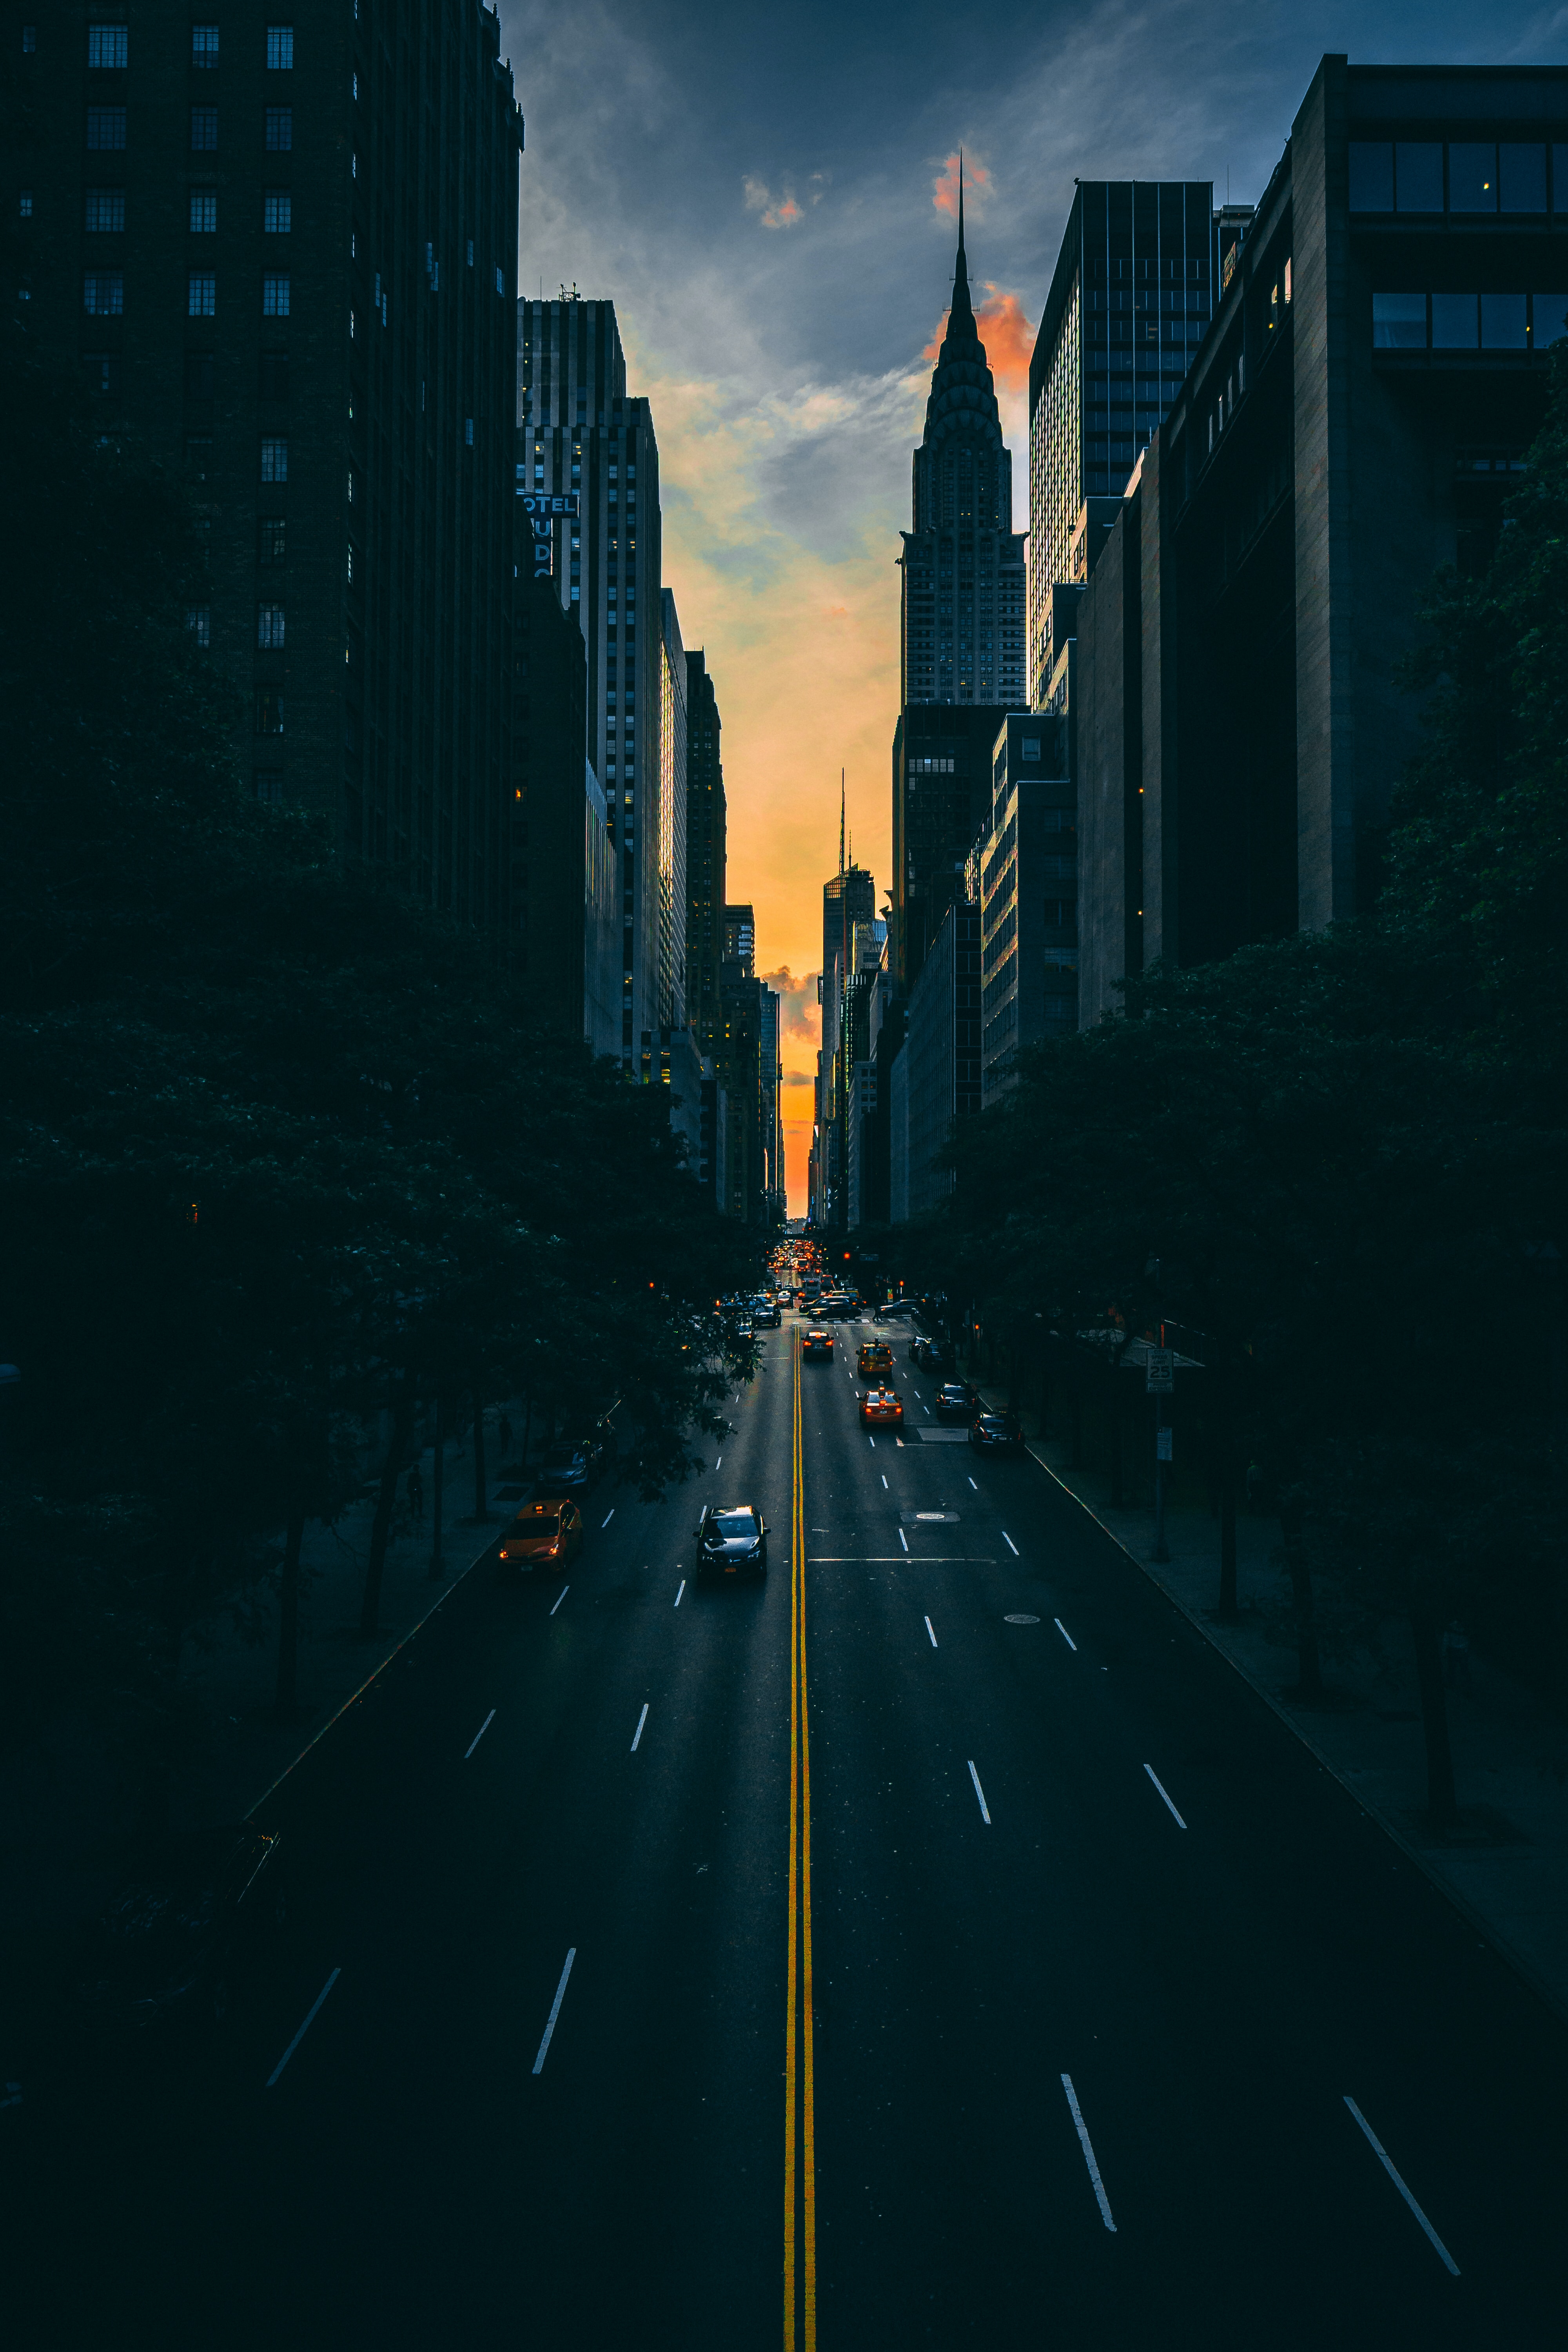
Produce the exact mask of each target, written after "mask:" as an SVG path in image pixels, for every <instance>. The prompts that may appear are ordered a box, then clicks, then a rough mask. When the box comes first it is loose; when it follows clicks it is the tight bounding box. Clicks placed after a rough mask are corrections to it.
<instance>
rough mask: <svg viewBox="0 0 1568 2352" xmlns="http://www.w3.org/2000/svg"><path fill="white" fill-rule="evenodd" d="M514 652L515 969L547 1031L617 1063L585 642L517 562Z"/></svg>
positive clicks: (603, 842)
mask: <svg viewBox="0 0 1568 2352" xmlns="http://www.w3.org/2000/svg"><path fill="white" fill-rule="evenodd" d="M524 553H526V545H525V546H524V547H523V548H521V549H520V554H524ZM514 648H515V653H514V668H513V677H512V793H513V800H512V815H511V874H510V890H511V899H510V910H511V911H510V932H511V954H512V961H513V964H514V966H515V968H516V969H517V970H518V971H521V973H523V974H524V975H525V976H526V978H527V981H528V983H529V988H530V991H531V995H532V998H533V1002H534V1004H535V1006H536V1008H537V1013H538V1018H539V1019H540V1021H541V1022H542V1024H545V1025H546V1026H548V1027H551V1028H553V1029H556V1030H558V1031H561V1032H563V1034H566V1035H568V1036H578V1037H585V1038H586V1040H587V1042H588V1043H589V1044H590V1045H592V1046H593V1048H594V1050H595V1053H596V1054H609V1055H616V1056H617V1057H618V1056H619V1054H620V1049H621V1003H620V1000H621V961H620V943H621V927H620V909H619V904H618V893H617V890H616V872H615V863H614V856H613V852H612V850H611V846H610V839H609V833H608V829H607V826H606V823H605V795H604V793H603V791H602V789H601V788H600V785H599V782H598V779H597V778H596V776H595V773H594V771H593V769H592V767H591V766H590V764H589V762H588V760H587V758H586V757H585V754H584V742H585V740H586V733H587V706H586V696H587V662H586V658H585V653H584V644H583V633H582V631H581V630H580V629H579V628H578V626H577V624H576V622H575V620H574V619H573V618H572V616H571V615H570V614H566V613H564V612H563V611H562V609H561V604H560V600H559V598H558V596H557V594H556V590H555V583H554V581H553V580H552V579H550V578H548V577H545V578H541V579H533V578H531V577H529V576H528V575H527V574H526V572H521V565H520V577H519V580H518V583H517V593H516V604H515V623H514Z"/></svg>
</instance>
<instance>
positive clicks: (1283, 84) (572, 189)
mask: <svg viewBox="0 0 1568 2352" xmlns="http://www.w3.org/2000/svg"><path fill="white" fill-rule="evenodd" d="M501 24H502V47H503V50H504V51H505V52H506V53H507V54H508V55H509V56H510V60H511V65H512V70H513V74H514V76H515V79H516V86H517V93H518V97H519V99H520V100H521V105H522V109H523V114H524V118H525V121H526V125H527V147H526V152H525V153H524V155H523V159H522V214H521V247H520V252H519V262H518V283H519V287H520V289H523V290H525V291H538V290H539V289H541V288H542V290H543V291H544V293H546V294H551V293H553V292H554V291H555V290H556V289H558V288H559V287H560V286H561V285H563V284H565V285H567V286H571V285H576V286H577V287H578V288H579V289H581V291H582V292H583V293H584V294H585V295H592V296H595V297H605V296H607V297H609V298H610V299H613V300H614V302H615V304H616V315H617V318H618V320H619V322H620V328H621V334H622V338H623V340H624V341H625V344H626V359H627V370H628V380H629V389H630V390H631V391H632V392H633V393H637V394H645V395H646V396H647V398H648V399H649V400H650V401H651V403H652V405H653V416H654V424H655V429H656V431H657V433H658V446H659V468H660V480H661V487H662V493H663V507H664V566H665V578H666V581H667V583H668V585H669V586H670V587H671V588H672V589H673V591H674V593H675V598H676V603H677V605H678V608H679V614H680V625H681V630H682V634H683V635H684V637H685V641H686V643H687V645H688V646H703V647H705V648H706V651H707V655H708V666H709V669H710V672H711V674H712V677H713V679H714V682H715V686H716V688H717V692H718V697H719V708H720V711H721V717H722V719H723V726H724V737H723V743H724V778H725V786H726V790H727V793H728V801H729V896H730V898H731V900H746V899H750V900H751V901H752V902H753V903H754V905H755V907H756V910H757V941H758V961H759V969H760V970H762V971H764V972H765V973H766V974H767V975H768V977H769V978H770V979H771V980H772V982H773V985H774V986H775V987H777V988H779V989H781V990H782V991H783V992H784V1000H785V1003H784V1011H785V1060H786V1065H787V1066H788V1068H789V1070H790V1073H791V1076H792V1080H793V1083H792V1084H791V1085H790V1086H789V1087H787V1089H786V1093H785V1105H786V1120H787V1125H788V1174H789V1190H790V1208H791V1213H792V1214H795V1215H799V1214H801V1213H803V1212H804V1209H805V1154H806V1145H807V1139H808V1138H809V1130H810V1115H811V1093H810V1087H809V1083H808V1080H809V1074H810V1073H811V1071H812V1070H813V1068H814V1067H815V1055H816V1045H817V1043H818V1030H817V1011H816V971H817V967H818V963H819V961H820V956H821V928H822V914H821V908H822V898H821V892H822V884H823V882H824V881H825V879H826V877H827V876H828V875H829V874H830V873H831V872H832V871H833V869H834V867H835V866H836V864H837V851H838V775H839V770H840V767H842V768H844V769H845V770H846V772H847V785H848V811H849V825H850V830H851V833H852V835H853V837H854V845H855V853H856V856H857V857H858V860H859V861H860V863H862V864H865V865H869V866H870V867H871V868H872V870H873V872H874V873H875V875H876V877H877V884H878V895H879V898H880V897H881V895H882V893H883V892H884V890H885V889H886V887H887V882H888V867H889V834H890V821H891V820H890V811H891V746H892V735H893V728H894V725H895V722H896V720H897V718H898V686H899V666H898V618H899V594H898V587H899V575H898V572H897V571H896V570H895V569H894V563H895V559H896V557H897V555H898V551H899V537H898V534H899V531H900V529H901V528H907V527H908V523H909V505H910V452H911V449H912V447H913V446H914V443H915V441H916V440H917V439H918V437H919V434H920V430H921V415H922V412H923V409H924V404H925V397H926V392H927V389H928V385H929V382H930V373H931V358H932V357H933V356H934V352H935V346H936V341H937V338H938V336H939V334H940V331H941V325H942V319H943V316H944V313H945V310H946V307H947V300H948V294H949V289H950V287H951V283H952V250H953V228H954V223H953V218H952V215H953V212H954V209H955V207H954V191H955V186H956V175H955V172H954V168H953V159H954V157H955V155H956V152H957V151H958V149H959V147H960V146H961V145H962V147H963V151H964V154H965V159H966V163H965V180H966V185H967V186H968V188H969V191H970V192H969V194H967V195H966V198H965V225H966V229H967V232H968V249H969V266H970V277H971V281H972V284H973V289H974V292H975V296H976V300H977V303H980V304H982V305H983V307H981V309H980V319H981V331H982V333H983V335H984V339H985V343H986V349H987V353H988V355H989V358H990V361H991V365H992V368H993V371H994V374H995V377H996V387H997V393H998V395H999V398H1000V402H1001V408H1002V419H1003V426H1004V430H1005V433H1006V435H1007V437H1008V440H1009V442H1010V443H1011V446H1012V449H1013V478H1014V501H1015V523H1016V527H1017V528H1018V529H1020V530H1022V529H1024V528H1025V527H1026V522H1027V515H1026V484H1027V418H1026V383H1027V371H1028V358H1029V351H1030V347H1031V344H1032V341H1033V335H1034V330H1035V327H1036V325H1037V322H1038V320H1039V315H1040V310H1041V306H1042V304H1043V302H1044V299H1045V296H1046V293H1047V289H1048V287H1049V284H1050V275H1051V270H1052V268H1053V266H1054V264H1055V260H1056V256H1057V250H1058V246H1059V243H1060V240H1061V232H1062V226H1063V223H1064V221H1065V219H1066V216H1067V213H1068V206H1069V205H1070V203H1071V201H1072V189H1073V181H1074V177H1075V175H1077V176H1081V177H1083V178H1086V179H1121V178H1139V179H1164V178H1181V179H1211V178H1212V179H1213V180H1214V182H1215V191H1216V195H1217V196H1219V197H1221V198H1223V196H1224V194H1225V193H1226V184H1227V175H1228V185H1229V189H1230V193H1231V194H1232V196H1233V197H1234V198H1235V199H1236V200H1237V201H1245V200H1247V199H1249V198H1252V197H1255V196H1257V195H1258V194H1259V193H1260V191H1261V189H1262V187H1263V185H1264V184H1265V182H1266V181H1267V179H1268V173H1269V172H1270V171H1271V170H1272V168H1273V166H1274V163H1275V162H1276V161H1277V159H1278V157H1279V152H1280V151H1281V149H1282V147H1283V145H1284V142H1285V139H1286V137H1287V135H1288V133H1289V125H1290V120H1291V117H1292V115H1293V113H1294V111H1295V110H1296V107H1297V106H1298V105H1299V103H1300V99H1301V97H1302V95H1303V93H1304V91H1305V89H1306V88H1307V85H1308V83H1309V81H1310V79H1311V76H1312V73H1313V71H1314V69H1315V68H1316V64H1317V60H1318V58H1319V57H1320V55H1321V53H1322V52H1323V51H1324V50H1329V49H1342V50H1347V51H1348V52H1349V53H1350V55H1351V57H1352V59H1354V60H1357V61H1360V62H1373V61H1391V62H1397V61H1399V60H1401V59H1405V58H1422V59H1429V60H1436V61H1442V62H1452V63H1463V62H1467V61H1469V60H1472V59H1486V60H1488V61H1490V62H1493V63H1498V64H1507V63H1515V62H1523V61H1530V62H1545V61H1550V60H1552V59H1556V58H1562V57H1563V53H1564V32H1565V30H1568V9H1550V8H1547V9H1540V10H1535V9H1530V8H1526V7H1519V6H1512V5H1494V6H1492V7H1491V8H1489V9H1486V10H1478V9H1476V8H1474V7H1473V6H1467V7H1466V8H1464V9H1460V8H1459V7H1458V6H1456V5H1452V4H1451V0H1436V5H1428V6H1426V7H1423V8H1421V9H1419V10H1417V9H1415V8H1414V7H1411V6H1408V5H1405V6H1389V5H1380V0H1369V5H1363V6H1361V7H1357V8H1354V9H1352V7H1350V6H1348V5H1342V0H1335V5H1328V6H1324V7H1321V8H1320V9H1318V10H1316V11H1314V12H1312V13H1311V14H1310V15H1308V16H1303V15H1302V14H1301V12H1300V10H1299V9H1295V8H1286V7H1283V6H1280V5H1255V6H1254V7H1252V8H1251V9H1249V10H1247V11H1243V12H1232V13H1229V14H1226V12H1220V11H1215V9H1214V8H1212V7H1206V6H1205V7H1200V6H1198V5H1193V0H1175V5H1162V6H1159V7H1154V6H1144V7H1138V6H1131V5H1114V0H1113V5H1099V6H1095V5H1073V6H1072V7H1070V8H1069V7H1066V6H1063V5H1059V0H1035V5H1028V6H1025V5H1018V0H994V5H991V6H989V7H987V8H986V9H984V11H982V10H977V9H964V8H961V7H952V6H943V7H936V6H933V5H930V0H913V5H899V6H897V7H894V6H888V5H880V6H859V7H857V6H854V5H850V6H847V7H846V6H842V5H841V6H837V7H832V8H829V7H826V6H824V5H820V0H806V4H805V5H799V0H797V5H795V6H794V7H792V8H790V9H787V10H779V9H762V8H758V7H756V6H754V5H747V0H725V5H712V0H684V5H683V0H639V5H637V6H635V7H634V6H633V5H630V0H582V5H574V6H573V7H571V8H568V9H562V8H558V7H551V8H546V7H543V6H541V5H537V0H501Z"/></svg>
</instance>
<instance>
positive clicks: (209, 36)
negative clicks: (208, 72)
mask: <svg viewBox="0 0 1568 2352" xmlns="http://www.w3.org/2000/svg"><path fill="white" fill-rule="evenodd" d="M191 63H192V64H193V65H194V66H216V63H217V26H216V25H193V26H191Z"/></svg>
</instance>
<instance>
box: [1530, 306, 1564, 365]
mask: <svg viewBox="0 0 1568 2352" xmlns="http://www.w3.org/2000/svg"><path fill="white" fill-rule="evenodd" d="M1565 318H1568V294H1532V295H1531V298H1530V320H1531V323H1530V340H1531V342H1532V343H1533V344H1534V346H1535V348H1536V350H1537V351H1542V352H1543V351H1544V350H1545V349H1546V347H1547V345H1548V344H1549V343H1554V342H1555V341H1557V338H1558V336H1559V335H1561V334H1564V333H1568V327H1565V326H1564V324H1563V321H1564V319H1565Z"/></svg>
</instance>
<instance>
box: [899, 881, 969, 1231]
mask: <svg viewBox="0 0 1568 2352" xmlns="http://www.w3.org/2000/svg"><path fill="white" fill-rule="evenodd" d="M980 956H981V945H980V909H979V908H978V907H976V906H972V905H971V904H970V903H969V901H968V900H967V899H964V898H959V899H957V900H955V901H954V903H953V904H952V906H951V907H950V908H948V910H947V913H946V914H945V916H944V917H943V918H942V924H941V926H940V928H939V929H938V931H937V934H936V937H935V939H934V940H932V941H931V952H930V954H929V955H928V956H927V958H926V961H925V964H924V966H923V968H922V970H921V976H920V978H919V980H918V981H917V982H915V985H914V987H913V989H912V990H911V991H910V1000H909V1009H908V1021H907V1026H906V1030H905V1034H904V1041H903V1044H902V1045H901V1046H900V1050H899V1053H898V1055H897V1057H896V1059H895V1060H894V1063H893V1066H892V1069H891V1072H890V1074H889V1130H890V1132H889V1161H890V1171H889V1204H890V1210H891V1214H892V1215H893V1216H894V1218H896V1219H899V1220H900V1221H901V1220H902V1219H903V1218H904V1217H918V1216H920V1215H921V1214H922V1213H924V1212H926V1211H927V1210H930V1209H934V1208H937V1207H938V1206H940V1204H941V1203H942V1202H943V1201H945V1200H946V1199H947V1197H948V1195H949V1193H950V1192H952V1174H951V1172H950V1171H949V1170H948V1169H946V1168H945V1167H943V1165H942V1154H943V1152H944V1150H945V1149H946V1145H947V1139H948V1137H949V1135H950V1133H951V1132H952V1126H953V1123H954V1121H955V1120H957V1119H960V1118H971V1117H973V1114H974V1113H975V1112H976V1111H977V1110H978V1109H979V1108H980V1085H981V1061H980V1056H981V973H980Z"/></svg>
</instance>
